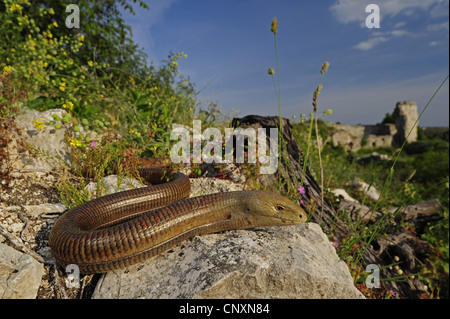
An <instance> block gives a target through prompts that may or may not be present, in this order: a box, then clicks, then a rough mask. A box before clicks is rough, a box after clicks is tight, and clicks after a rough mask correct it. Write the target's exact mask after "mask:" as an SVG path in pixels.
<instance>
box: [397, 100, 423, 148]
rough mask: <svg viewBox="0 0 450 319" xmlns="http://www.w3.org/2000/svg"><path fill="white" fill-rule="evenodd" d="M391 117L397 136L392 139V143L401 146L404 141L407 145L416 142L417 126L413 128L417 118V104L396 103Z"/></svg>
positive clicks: (409, 102)
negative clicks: (392, 117)
mask: <svg viewBox="0 0 450 319" xmlns="http://www.w3.org/2000/svg"><path fill="white" fill-rule="evenodd" d="M393 115H394V121H395V127H396V128H397V134H396V135H395V137H394V142H395V143H397V144H402V143H403V142H404V141H405V140H407V141H408V143H412V142H415V141H417V126H418V125H416V126H415V127H414V128H413V126H414V124H415V123H416V121H417V120H418V118H419V115H418V113H417V104H416V103H415V102H412V101H408V102H398V103H397V105H396V107H395V110H394V114H393ZM410 132H411V133H410ZM408 134H409V136H408Z"/></svg>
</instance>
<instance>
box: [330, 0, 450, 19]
mask: <svg viewBox="0 0 450 319" xmlns="http://www.w3.org/2000/svg"><path fill="white" fill-rule="evenodd" d="M371 3H375V4H377V5H378V6H379V8H380V15H381V17H382V18H383V17H394V16H396V15H399V14H404V15H407V14H412V13H413V12H414V10H416V9H421V10H425V11H430V14H432V16H433V17H434V16H436V15H438V14H440V15H443V14H444V13H443V12H442V11H443V10H445V8H446V7H447V15H448V0H408V1H405V0H384V1H378V2H376V1H373V0H339V1H338V2H337V3H336V4H334V5H332V6H331V7H330V11H331V13H332V14H333V16H334V17H335V18H336V19H337V20H338V21H340V22H342V23H352V22H364V21H365V19H366V17H367V15H368V13H366V12H365V9H366V6H367V5H368V4H371ZM444 12H445V11H444Z"/></svg>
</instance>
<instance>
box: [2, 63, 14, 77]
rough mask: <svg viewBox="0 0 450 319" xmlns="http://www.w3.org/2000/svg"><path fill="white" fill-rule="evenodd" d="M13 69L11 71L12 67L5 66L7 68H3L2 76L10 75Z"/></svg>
mask: <svg viewBox="0 0 450 319" xmlns="http://www.w3.org/2000/svg"><path fill="white" fill-rule="evenodd" d="M13 70H14V69H13V67H12V66H10V65H7V66H5V67H4V68H3V74H5V75H6V74H9V73H11V72H12V71H13Z"/></svg>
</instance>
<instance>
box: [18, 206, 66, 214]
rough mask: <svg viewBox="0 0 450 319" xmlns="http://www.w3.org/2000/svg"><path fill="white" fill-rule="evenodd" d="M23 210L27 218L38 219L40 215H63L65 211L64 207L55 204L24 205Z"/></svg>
mask: <svg viewBox="0 0 450 319" xmlns="http://www.w3.org/2000/svg"><path fill="white" fill-rule="evenodd" d="M23 208H24V209H25V212H26V214H27V216H29V217H39V216H40V215H44V214H48V213H63V212H64V211H66V209H67V208H66V206H65V205H64V204H61V203H56V204H49V203H46V204H40V205H24V206H23Z"/></svg>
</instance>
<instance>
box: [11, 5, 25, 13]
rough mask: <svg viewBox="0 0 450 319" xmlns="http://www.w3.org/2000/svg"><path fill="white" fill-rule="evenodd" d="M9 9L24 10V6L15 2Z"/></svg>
mask: <svg viewBox="0 0 450 319" xmlns="http://www.w3.org/2000/svg"><path fill="white" fill-rule="evenodd" d="M9 11H11V12H14V11H20V12H22V7H21V6H20V5H19V4H17V3H14V4H12V5H11V7H9Z"/></svg>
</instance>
